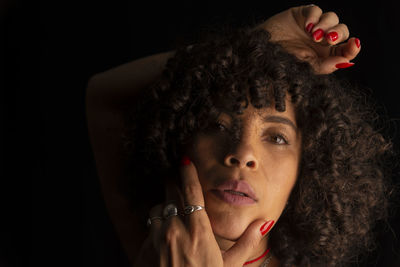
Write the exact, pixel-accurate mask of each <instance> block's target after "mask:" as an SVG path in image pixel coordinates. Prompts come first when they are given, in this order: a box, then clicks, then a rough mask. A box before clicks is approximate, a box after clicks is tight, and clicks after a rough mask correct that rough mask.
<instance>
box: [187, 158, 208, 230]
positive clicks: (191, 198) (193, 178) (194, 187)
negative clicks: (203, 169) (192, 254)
mask: <svg viewBox="0 0 400 267" xmlns="http://www.w3.org/2000/svg"><path fill="white" fill-rule="evenodd" d="M181 178H182V186H183V197H184V199H185V206H190V205H192V206H201V207H203V209H201V210H198V211H194V212H192V213H190V214H186V217H188V218H189V219H188V221H189V225H190V227H191V229H192V230H193V229H195V228H196V227H208V228H209V229H211V225H210V221H209V219H208V216H207V214H206V212H205V209H204V196H203V191H202V187H201V184H200V181H199V177H198V175H197V170H196V167H195V166H194V164H193V162H191V161H190V159H189V158H188V157H184V159H183V160H182V166H181Z"/></svg>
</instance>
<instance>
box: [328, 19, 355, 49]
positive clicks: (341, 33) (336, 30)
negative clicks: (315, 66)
mask: <svg viewBox="0 0 400 267" xmlns="http://www.w3.org/2000/svg"><path fill="white" fill-rule="evenodd" d="M349 34H350V33H349V29H348V28H347V26H346V24H337V25H336V26H334V27H332V28H330V29H329V30H327V32H326V34H325V39H326V41H327V42H328V43H329V44H330V45H336V44H339V43H341V42H344V41H346V40H347V38H349Z"/></svg>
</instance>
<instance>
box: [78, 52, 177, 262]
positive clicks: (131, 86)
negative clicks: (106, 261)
mask: <svg viewBox="0 0 400 267" xmlns="http://www.w3.org/2000/svg"><path fill="white" fill-rule="evenodd" d="M174 53H175V52H174V51H171V52H165V53H159V54H155V55H152V56H148V57H144V58H140V59H137V60H134V61H131V62H129V63H126V64H124V65H121V66H117V67H115V68H113V69H110V70H107V71H105V72H102V73H98V74H96V75H94V76H93V77H92V78H91V79H90V81H89V83H88V86H87V90H86V118H87V124H88V134H89V138H90V143H91V146H92V150H93V155H94V159H95V161H96V169H97V173H98V176H99V180H100V184H101V190H102V193H103V197H104V201H105V205H106V207H107V210H108V213H109V215H110V218H111V220H112V222H113V225H114V227H115V230H116V232H117V234H118V236H119V238H120V240H121V243H122V245H123V247H124V249H125V251H126V253H127V256H128V258H129V260H130V261H131V263H132V262H133V260H134V258H135V256H136V254H137V252H138V250H139V248H140V246H141V240H142V239H143V238H144V233H143V232H142V231H141V227H140V225H139V224H140V222H139V221H138V218H137V217H136V216H135V215H134V214H133V213H132V211H131V210H130V208H129V200H128V199H127V198H126V197H125V196H123V195H122V194H121V192H120V191H119V184H120V183H121V181H122V179H124V173H123V169H124V168H123V166H124V159H123V152H122V140H121V136H122V132H123V130H124V122H123V118H124V110H123V106H124V105H125V104H134V103H135V102H136V100H137V98H138V95H139V93H140V92H141V91H142V90H144V89H145V88H146V87H147V86H148V85H150V84H151V83H153V82H154V81H156V80H157V79H158V78H159V77H160V76H161V74H162V71H163V69H164V67H165V65H166V63H167V61H168V59H169V58H170V57H172V56H173V55H174Z"/></svg>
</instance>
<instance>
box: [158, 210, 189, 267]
mask: <svg viewBox="0 0 400 267" xmlns="http://www.w3.org/2000/svg"><path fill="white" fill-rule="evenodd" d="M161 232H162V233H163V240H162V243H163V244H165V245H163V246H162V249H163V250H164V252H163V255H164V256H163V261H168V262H169V264H170V265H171V266H181V264H182V261H181V260H182V259H183V258H184V256H183V255H184V254H185V249H186V248H185V244H190V242H188V241H189V234H188V231H187V229H186V226H185V225H184V224H183V222H182V221H181V219H180V217H179V216H171V217H169V218H168V219H166V221H165V223H164V224H163V226H162V230H161ZM165 251H166V252H165Z"/></svg>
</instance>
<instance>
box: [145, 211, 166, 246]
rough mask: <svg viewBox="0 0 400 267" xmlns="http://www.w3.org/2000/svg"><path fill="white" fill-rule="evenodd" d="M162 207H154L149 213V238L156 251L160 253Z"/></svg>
mask: <svg viewBox="0 0 400 267" xmlns="http://www.w3.org/2000/svg"><path fill="white" fill-rule="evenodd" d="M162 212H163V205H162V204H159V205H157V206H154V207H153V208H152V209H151V210H150V212H149V221H148V224H149V225H150V237H151V240H152V242H153V246H154V248H155V249H156V251H158V252H160V240H161V236H160V234H161V226H162V223H163V220H164V218H163V215H162Z"/></svg>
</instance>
